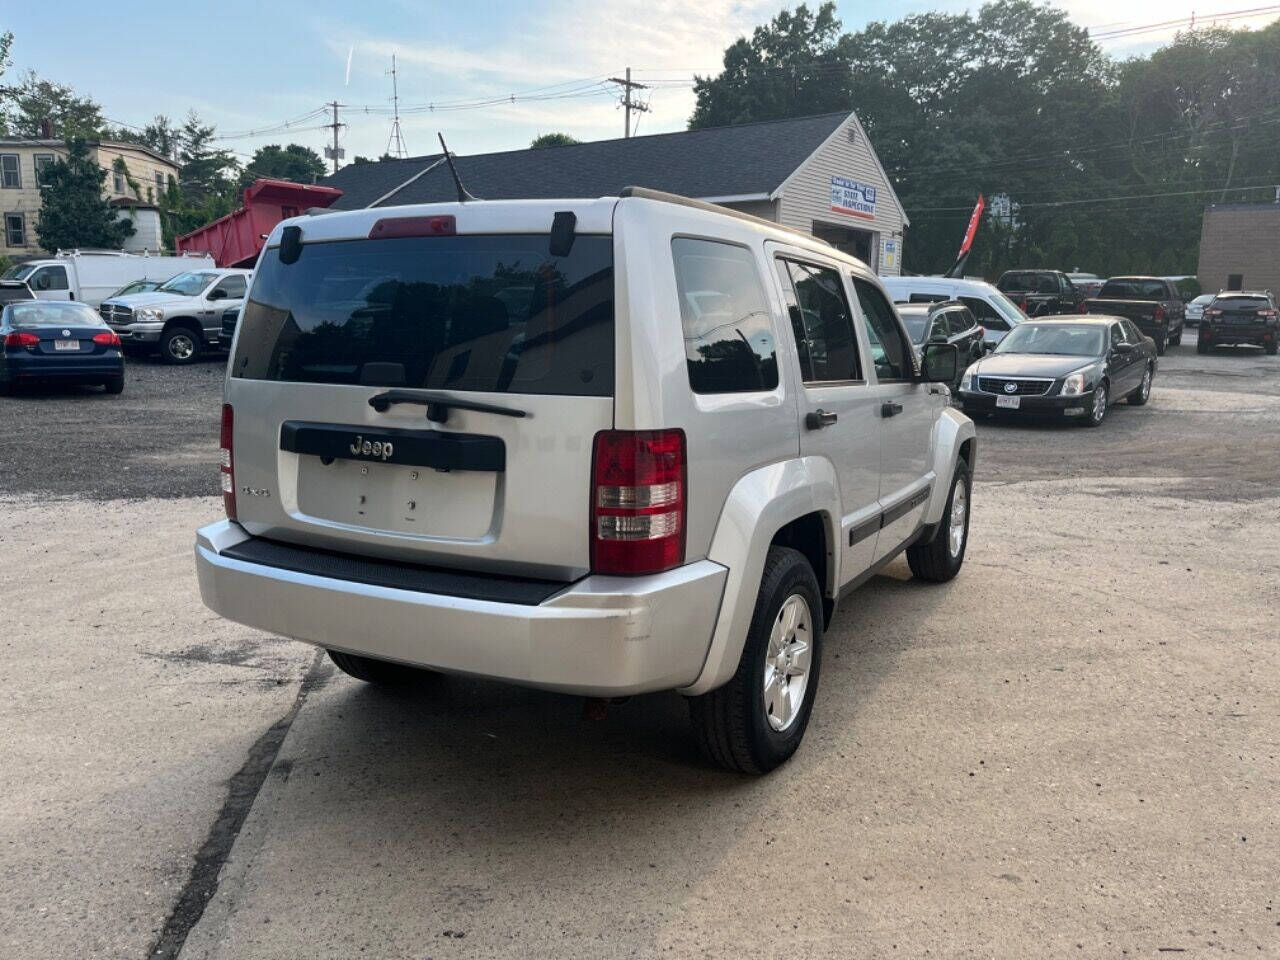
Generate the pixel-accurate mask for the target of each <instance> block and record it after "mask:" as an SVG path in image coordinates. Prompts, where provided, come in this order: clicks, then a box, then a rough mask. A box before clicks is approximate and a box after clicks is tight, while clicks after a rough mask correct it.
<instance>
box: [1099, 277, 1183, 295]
mask: <svg viewBox="0 0 1280 960" xmlns="http://www.w3.org/2000/svg"><path fill="white" fill-rule="evenodd" d="M1168 295H1169V288H1168V287H1166V286H1165V285H1164V282H1163V281H1161V280H1108V281H1107V282H1106V283H1104V284H1103V285H1102V290H1101V291H1099V293H1098V296H1099V297H1100V298H1101V299H1103V300H1108V299H1110V300H1164V299H1165V298H1166V297H1167V296H1168Z"/></svg>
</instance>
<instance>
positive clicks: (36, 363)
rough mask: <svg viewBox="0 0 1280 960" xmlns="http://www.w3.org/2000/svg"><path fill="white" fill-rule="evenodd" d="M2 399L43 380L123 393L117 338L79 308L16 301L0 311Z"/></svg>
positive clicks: (89, 311)
mask: <svg viewBox="0 0 1280 960" xmlns="http://www.w3.org/2000/svg"><path fill="white" fill-rule="evenodd" d="M0 344H2V345H3V346H0V350H3V354H2V355H0V393H9V392H11V391H12V390H13V388H14V387H15V386H17V385H19V384H25V383H35V382H37V381H42V380H51V381H57V382H60V383H100V384H102V386H103V387H105V388H106V391H107V393H120V392H121V391H123V390H124V354H123V353H122V352H121V350H120V338H119V337H117V336H116V335H115V334H114V333H112V332H111V330H109V329H108V328H107V325H106V324H105V323H103V322H102V320H101V319H100V318H99V317H98V315H97V314H96V313H94V312H93V309H92V308H91V307H89V306H88V305H87V304H83V303H59V302H57V301H53V302H50V301H47V300H36V299H31V300H14V301H10V302H8V303H6V304H4V307H3V309H2V310H0Z"/></svg>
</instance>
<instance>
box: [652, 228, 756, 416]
mask: <svg viewBox="0 0 1280 960" xmlns="http://www.w3.org/2000/svg"><path fill="white" fill-rule="evenodd" d="M671 255H672V257H673V258H674V260H675V265H676V290H677V291H678V293H679V295H680V319H681V321H682V322H683V324H684V353H685V359H686V360H687V362H688V365H689V386H690V387H692V388H693V392H694V393H743V392H746V391H751V390H772V389H774V388H775V387H777V385H778V357H777V344H776V341H775V338H774V332H773V321H772V319H771V318H770V316H769V304H768V302H767V301H766V300H765V296H764V285H763V284H762V283H761V281H760V272H759V270H758V269H757V268H756V261H755V258H754V257H753V256H752V255H751V251H750V250H747V249H746V248H745V247H738V246H734V245H733V244H728V243H718V242H716V241H712V240H693V239H689V238H685V237H677V238H676V239H674V240H672V241H671Z"/></svg>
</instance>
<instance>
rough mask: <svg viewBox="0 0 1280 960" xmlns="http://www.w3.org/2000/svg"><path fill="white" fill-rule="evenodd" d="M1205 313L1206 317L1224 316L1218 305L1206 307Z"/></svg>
mask: <svg viewBox="0 0 1280 960" xmlns="http://www.w3.org/2000/svg"><path fill="white" fill-rule="evenodd" d="M1203 315H1204V316H1206V317H1220V316H1222V311H1221V310H1220V309H1219V308H1218V307H1205V308H1204V314H1203Z"/></svg>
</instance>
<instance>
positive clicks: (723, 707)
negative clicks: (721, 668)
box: [689, 547, 823, 774]
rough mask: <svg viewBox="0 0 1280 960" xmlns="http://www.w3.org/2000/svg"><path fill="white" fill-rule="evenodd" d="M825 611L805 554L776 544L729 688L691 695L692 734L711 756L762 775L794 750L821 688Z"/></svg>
mask: <svg viewBox="0 0 1280 960" xmlns="http://www.w3.org/2000/svg"><path fill="white" fill-rule="evenodd" d="M822 616H823V614H822V595H821V592H820V590H819V587H818V580H817V577H815V576H814V573H813V568H812V567H811V566H810V565H809V561H808V560H806V559H805V557H804V554H802V553H800V551H798V550H793V549H791V548H790V547H770V548H769V554H768V556H767V557H766V558H765V563H764V575H763V576H762V577H761V580H760V592H759V594H757V596H756V606H755V612H754V613H753V614H752V616H751V626H750V627H749V628H748V630H747V641H746V643H745V644H744V645H743V648H742V658H741V659H740V660H739V661H738V669H737V671H736V672H735V673H734V675H733V678H732V679H731V680H730V681H729V682H728V683H726V684H725V685H724V686H722V687H719V688H717V689H715V690H712V691H711V692H710V693H704V694H703V695H702V696H700V697H690V698H689V719H690V721H691V722H692V725H693V736H694V739H695V740H696V741H697V744H698V749H699V751H700V752H701V753H702V755H703V756H704V757H706V759H707V760H709V761H711V762H712V763H715V764H718V765H719V766H722V767H727V768H729V769H730V770H739V771H741V772H743V773H754V774H760V773H768V772H769V771H770V770H772V769H774V768H775V767H777V766H778V765H779V764H782V763H784V762H785V761H786V760H787V759H788V758H789V757H790V756H791V755H792V754H793V753H795V752H796V748H797V747H799V746H800V741H801V739H803V738H804V731H805V728H806V727H807V726H808V725H809V715H810V713H811V712H812V711H813V701H814V698H815V697H816V696H817V693H818V674H819V671H820V668H821V666H822ZM797 686H799V687H800V689H799V690H797V689H796V687H797ZM779 728H781V729H779Z"/></svg>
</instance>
